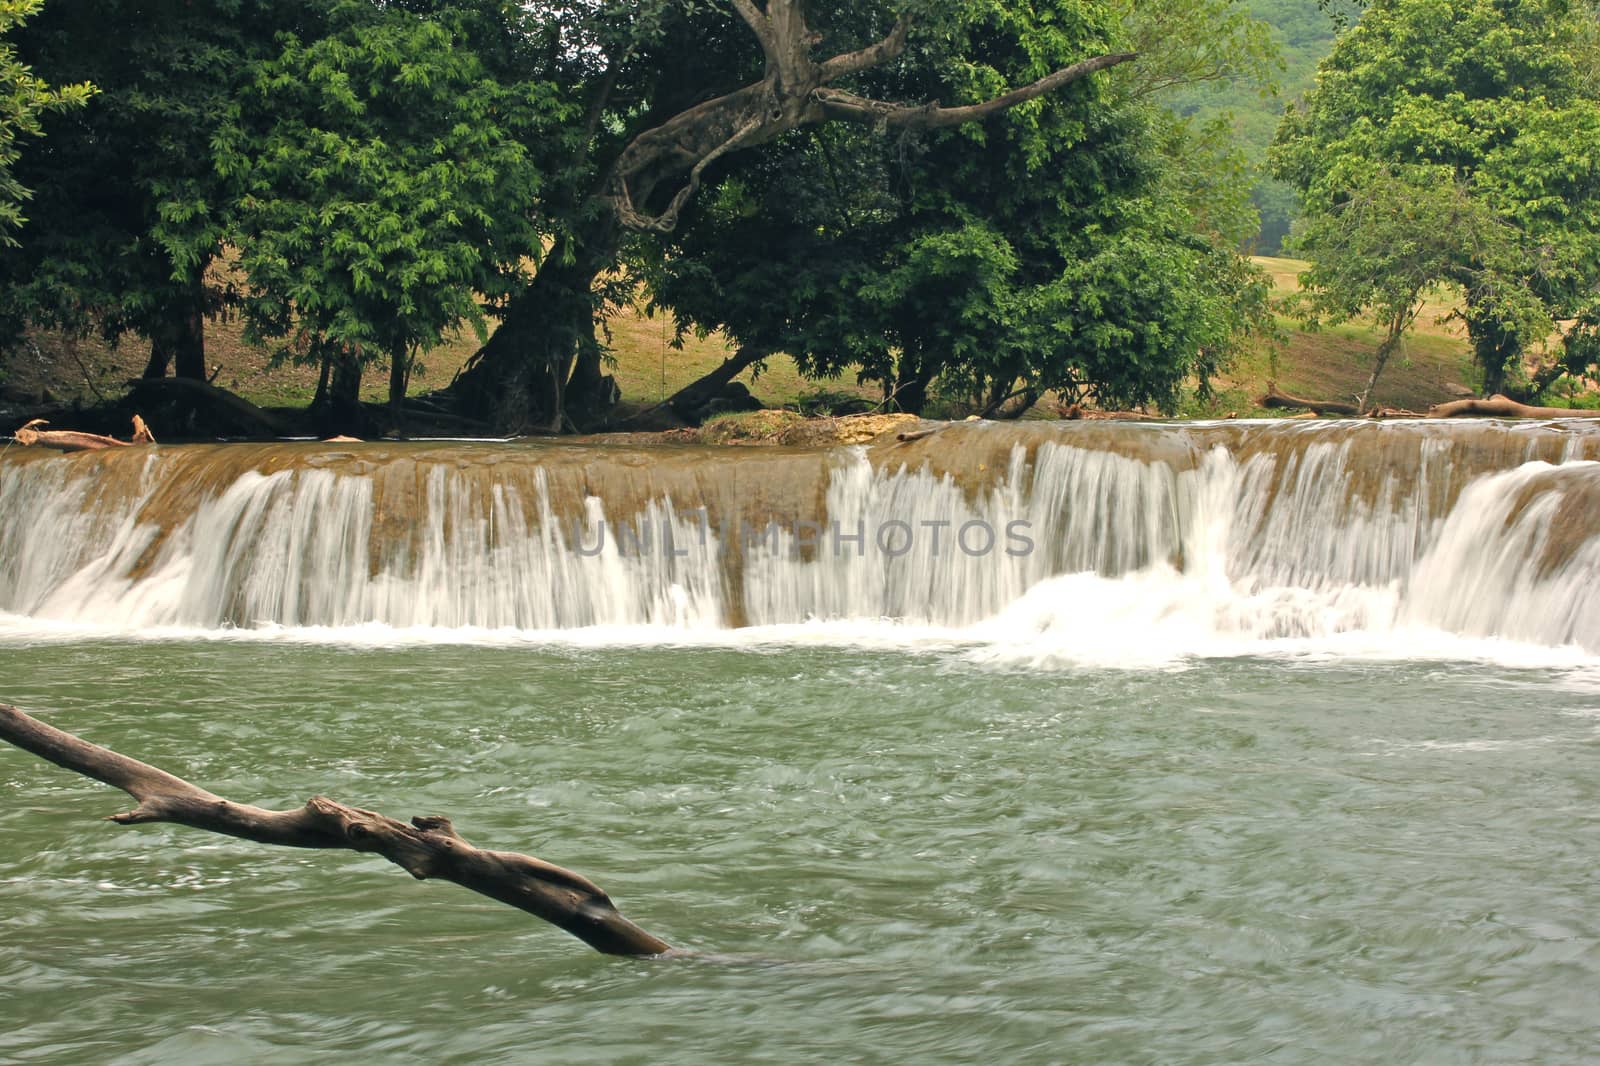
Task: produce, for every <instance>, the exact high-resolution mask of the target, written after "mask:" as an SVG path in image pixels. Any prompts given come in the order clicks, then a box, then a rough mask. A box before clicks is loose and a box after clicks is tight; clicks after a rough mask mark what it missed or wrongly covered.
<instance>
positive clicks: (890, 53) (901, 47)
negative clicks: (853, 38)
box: [821, 15, 911, 85]
mask: <svg viewBox="0 0 1600 1066" xmlns="http://www.w3.org/2000/svg"><path fill="white" fill-rule="evenodd" d="M910 32H911V16H909V15H901V16H900V17H899V18H897V19H895V22H894V29H893V30H890V31H889V36H887V37H885V38H884V39H883V40H881V41H879V42H878V43H877V44H874V45H869V46H868V47H866V48H863V49H861V50H860V51H858V52H846V53H844V54H843V55H837V56H834V57H833V58H832V59H830V60H828V61H827V62H825V63H823V64H822V68H821V70H822V83H823V84H824V85H827V84H828V83H830V82H834V81H838V80H839V79H840V78H843V77H847V76H849V75H851V74H857V73H860V72H861V71H863V70H870V69H871V68H873V67H876V66H882V65H883V64H884V63H887V62H889V60H891V59H894V58H896V57H897V56H899V55H900V53H901V52H904V51H905V50H906V36H907V35H908V34H909V33H910Z"/></svg>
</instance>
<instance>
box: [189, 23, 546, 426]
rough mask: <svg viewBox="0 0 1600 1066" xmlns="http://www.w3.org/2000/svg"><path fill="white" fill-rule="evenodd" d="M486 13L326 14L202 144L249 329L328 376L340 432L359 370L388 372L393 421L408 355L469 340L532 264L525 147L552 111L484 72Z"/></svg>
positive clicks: (255, 73)
mask: <svg viewBox="0 0 1600 1066" xmlns="http://www.w3.org/2000/svg"><path fill="white" fill-rule="evenodd" d="M486 10H487V11H488V13H489V14H490V15H491V16H494V17H489V18H483V17H481V16H483V15H484V13H485V11H486ZM499 14H500V12H497V11H495V10H494V9H492V8H489V9H486V8H485V7H483V6H479V7H477V8H469V7H462V8H455V7H452V6H449V5H443V6H440V7H438V8H437V9H435V10H431V11H426V10H424V11H419V10H415V9H413V10H406V9H403V8H400V7H378V6H375V5H373V4H370V3H367V2H365V0H353V2H346V3H342V4H339V5H338V6H337V7H336V8H335V9H334V11H333V12H332V13H331V16H330V21H331V25H330V27H329V29H328V31H327V32H326V33H325V34H324V35H322V36H320V37H318V38H316V39H312V40H301V39H300V38H298V37H296V36H293V35H285V36H283V37H282V38H281V44H282V49H281V51H280V52H279V53H278V54H277V55H275V56H272V57H271V58H267V59H263V60H260V61H258V62H257V63H256V64H255V65H254V67H253V69H252V74H251V81H250V84H248V85H247V86H245V87H244V88H243V89H242V90H241V92H240V93H239V95H238V98H237V102H236V104H235V106H234V108H233V111H232V116H231V119H230V121H229V122H228V123H227V124H226V125H225V126H224V128H223V129H222V130H221V131H220V133H219V135H218V137H217V148H216V154H217V159H218V165H219V168H220V170H221V172H222V173H223V174H224V175H226V176H227V177H229V178H230V179H232V180H233V181H234V182H235V183H236V188H237V193H236V196H237V204H236V206H235V208H234V209H233V212H232V218H231V227H230V230H229V236H230V238H231V239H232V240H233V242H234V243H236V244H237V246H238V248H239V253H240V254H239V260H238V266H239V268H240V269H241V270H242V272H243V273H244V274H245V275H246V277H247V278H248V292H247V295H246V297H245V299H244V310H245V313H246V315H247V317H248V321H249V322H250V324H251V326H252V327H253V330H254V331H255V332H256V333H257V334H258V335H266V336H277V337H292V338H293V339H294V340H295V341H296V342H297V344H298V350H299V351H300V352H301V353H302V354H303V355H306V356H308V357H312V358H322V359H324V363H325V366H331V368H332V370H333V371H334V373H333V382H334V387H333V390H332V396H331V397H330V399H331V401H332V406H333V407H334V408H335V409H336V410H337V414H338V416H339V417H341V418H344V419H346V420H348V419H349V418H350V417H351V416H352V414H353V412H354V410H355V404H356V400H357V389H358V385H359V380H360V368H361V365H362V363H363V362H366V361H370V360H374V359H385V360H387V361H388V364H389V368H390V375H389V398H390V403H391V406H392V408H393V409H394V412H395V414H396V415H398V411H399V406H400V402H401V400H402V399H403V398H404V396H405V391H406V384H407V380H408V378H409V374H410V368H411V365H412V362H413V360H414V358H415V355H416V354H417V352H418V351H420V350H425V349H427V348H429V347H432V346H434V345H436V344H438V343H439V341H440V340H441V338H442V336H443V334H444V332H445V331H446V330H448V329H450V328H451V327H453V326H455V325H456V324H458V323H460V322H462V321H463V320H465V321H469V322H472V323H473V324H475V325H476V326H478V328H479V332H480V336H482V335H483V329H482V314H481V312H480V309H479V305H478V298H479V297H480V296H487V297H489V298H491V299H493V298H496V297H498V296H501V295H503V294H504V293H506V292H507V291H508V290H509V288H510V287H511V286H512V285H513V284H515V283H516V282H517V281H518V280H519V278H520V276H521V265H522V263H523V262H524V261H525V260H526V259H528V258H529V257H531V256H533V255H535V254H537V252H538V251H539V233H538V230H537V227H536V226H535V223H534V219H533V217H532V211H531V207H532V205H533V204H534V203H535V202H536V199H537V196H538V194H539V190H540V177H541V176H540V173H539V171H538V169H537V168H536V166H535V165H534V161H533V159H532V158H531V156H530V152H529V150H528V148H527V147H526V146H527V145H528V144H529V143H532V142H534V141H536V140H537V139H538V138H539V137H540V136H541V135H542V133H543V131H544V129H545V127H546V126H547V125H550V124H553V123H555V122H558V121H560V120H561V119H563V118H564V117H565V115H564V113H563V111H562V107H561V104H560V101H559V99H558V98H557V95H556V93H555V92H554V91H553V90H552V89H551V88H550V87H549V86H546V85H542V84H539V83H535V82H521V83H515V84H511V83H507V82H506V81H503V80H501V79H498V78H496V77H495V76H494V74H493V73H492V71H491V69H490V65H491V64H490V62H486V61H485V57H484V55H483V54H481V53H482V52H483V51H488V52H491V53H492V52H493V51H494V49H495V47H496V46H497V42H499V41H503V40H504V39H505V37H506V33H507V30H508V29H514V27H507V26H506V25H505V24H504V23H503V22H502V21H501V19H500V18H499ZM491 60H492V57H491ZM324 379H325V380H326V374H325V377H324ZM341 428H348V422H347V423H346V426H345V427H341Z"/></svg>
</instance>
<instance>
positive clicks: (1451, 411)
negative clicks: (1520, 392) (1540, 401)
mask: <svg viewBox="0 0 1600 1066" xmlns="http://www.w3.org/2000/svg"><path fill="white" fill-rule="evenodd" d="M1428 417H1429V418H1467V417H1476V418H1600V411H1580V410H1574V409H1573V408H1570V407H1529V406H1528V405H1527V404H1525V403H1518V402H1517V401H1515V400H1513V399H1511V398H1510V397H1509V396H1501V395H1500V394H1499V393H1495V394H1494V395H1493V396H1491V397H1489V398H1488V399H1487V400H1452V401H1451V402H1449V403H1441V404H1438V405H1436V406H1434V407H1430V408H1428Z"/></svg>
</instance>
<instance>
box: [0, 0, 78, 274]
mask: <svg viewBox="0 0 1600 1066" xmlns="http://www.w3.org/2000/svg"><path fill="white" fill-rule="evenodd" d="M43 5H44V0H0V245H11V246H15V245H16V243H17V241H16V237H15V235H14V234H15V232H16V231H17V230H18V229H20V228H21V226H22V224H23V222H25V221H26V219H25V218H24V217H23V214H22V204H23V202H24V201H26V200H27V199H28V198H29V197H30V196H32V195H33V194H32V192H31V191H30V190H29V189H28V188H27V187H26V186H25V185H23V184H22V183H21V182H20V181H18V180H17V178H16V176H15V175H14V174H12V172H11V168H12V165H13V164H15V163H16V161H17V160H18V159H19V158H20V157H21V155H22V142H23V141H24V140H26V139H28V138H31V137H38V136H40V135H42V134H43V132H44V129H43V126H42V124H41V119H42V117H43V116H44V114H45V113H46V112H48V111H54V110H60V109H63V108H70V107H81V106H83V105H84V104H86V103H88V102H89V97H90V96H91V95H92V93H93V89H92V88H91V87H90V86H89V85H87V84H78V85H69V86H66V87H64V88H59V89H56V88H51V87H50V86H49V85H48V84H46V83H45V82H44V81H42V80H41V79H39V78H36V77H34V75H33V72H32V71H31V70H30V69H29V68H28V66H27V65H26V64H24V63H23V62H22V61H21V60H19V59H18V58H17V50H16V48H15V47H13V46H12V45H11V43H10V42H9V41H8V40H6V37H7V36H8V35H9V34H10V33H11V31H12V30H13V29H14V28H15V27H17V26H20V25H21V24H22V23H23V22H24V21H25V20H26V19H27V18H28V17H29V16H30V15H33V14H34V13H36V12H37V11H38V10H39V8H40V7H42V6H43Z"/></svg>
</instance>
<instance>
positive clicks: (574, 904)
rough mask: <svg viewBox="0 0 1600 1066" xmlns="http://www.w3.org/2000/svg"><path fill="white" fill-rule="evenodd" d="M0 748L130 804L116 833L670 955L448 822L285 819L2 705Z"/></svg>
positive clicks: (590, 899)
mask: <svg viewBox="0 0 1600 1066" xmlns="http://www.w3.org/2000/svg"><path fill="white" fill-rule="evenodd" d="M0 740H5V741H8V742H10V743H12V744H15V745H16V746H17V747H19V748H21V749H22V750H23V751H28V752H32V753H33V754H35V755H37V756H39V757H40V758H42V759H47V760H49V761H50V762H53V763H55V764H56V765H57V766H61V767H64V768H66V769H68V770H72V771H74V772H76V773H80V774H83V775H84V776H85V777H92V778H94V779H95V780H96V781H102V782H104V783H105V784H108V785H112V786H114V787H116V788H120V789H122V791H124V792H126V793H128V795H130V796H132V797H133V798H134V799H136V800H138V801H139V803H138V806H137V807H135V808H134V809H133V810H131V811H128V812H126V813H123V814H114V815H112V816H111V817H110V818H109V819H108V821H112V822H116V823H117V824H119V825H137V824H139V823H141V822H176V823H178V824H179V825H187V826H192V827H193V828H195V829H204V830H207V831H208V832H212V833H222V834H224V835H226V836H233V837H240V838H242V839H244V840H254V841H256V842H257V843H261V844H279V845H283V846H285V847H291V848H331V849H344V850H348V851H361V852H372V853H375V854H378V855H382V856H383V857H384V858H386V859H388V860H389V861H390V862H392V863H394V864H395V865H396V866H399V867H400V868H401V869H403V870H405V871H406V872H407V873H409V874H410V875H411V876H412V877H415V878H416V879H417V880H419V881H421V880H426V879H428V878H437V879H441V880H445V881H454V882H455V883H456V884H458V885H461V886H463V887H464V888H470V889H472V890H473V891H474V892H479V893H482V894H483V895H485V896H488V897H490V898H491V899H497V900H499V901H500V902H501V903H507V904H510V905H511V906H513V907H516V908H518V909H520V910H524V911H527V912H528V913H529V914H532V915H534V916H535V917H537V918H543V919H544V920H545V921H547V922H550V923H552V924H554V925H557V926H560V927H561V928H562V929H565V930H566V931H567V932H569V933H571V934H572V935H573V936H575V937H577V938H578V939H579V940H582V941H583V942H584V943H586V944H588V945H589V946H590V947H592V948H594V949H595V950H596V951H601V952H605V953H606V954H608V955H641V956H642V955H661V954H663V953H665V952H668V951H670V950H671V948H670V947H669V945H668V944H667V943H666V941H664V940H661V939H659V938H657V937H654V936H651V935H650V934H649V933H647V932H645V931H644V930H643V929H640V928H639V927H638V926H637V925H634V924H633V923H632V922H630V921H628V919H626V918H624V917H623V916H622V915H621V913H619V912H618V910H617V908H616V907H615V906H614V905H613V904H612V902H611V900H610V898H609V897H608V896H607V895H606V894H605V893H604V892H602V891H601V890H600V889H599V888H598V887H597V886H596V885H595V884H594V883H593V882H592V881H590V880H588V879H587V878H585V877H583V876H581V875H579V874H576V873H573V872H572V871H571V870H566V869H563V868H561V867H560V866H554V865H551V864H550V863H547V862H544V861H542V860H540V859H535V858H533V857H532V856H530V855H520V854H517V853H515V852H509V851H487V850H484V849H482V848H476V847H473V846H472V845H471V844H469V843H467V842H466V841H465V840H463V839H462V838H461V837H460V836H459V835H457V833H456V831H455V829H454V827H452V826H451V824H450V820H449V819H448V818H441V817H437V816H429V817H417V818H413V819H411V824H410V825H407V824H405V823H404V822H399V821H396V820H395V819H393V818H389V817H386V816H384V815H382V814H378V813H376V812H374V811H367V810H362V809H361V808H359V807H349V806H346V805H345V804H343V803H338V802H336V801H334V800H331V799H328V798H326V797H324V796H313V797H312V798H311V799H309V800H307V801H306V805H305V806H304V807H302V808H300V809H299V810H293V811H273V810H267V809H266V808H263V807H252V806H249V805H246V804H242V803H234V802H232V801H231V800H226V799H223V798H222V797H221V796H217V795H214V794H212V793H210V792H207V791H206V790H205V789H203V788H200V787H199V786H197V785H192V784H190V783H189V782H187V781H185V780H183V779H182V778H179V777H174V776H173V775H172V774H169V773H167V772H166V771H165V770H160V769H157V768H156V767H154V766H150V765H148V764H146V763H142V762H139V761H138V760H137V759H131V758H129V757H128V756H126V755H119V754H118V753H116V752H114V751H112V750H110V749H109V748H102V747H100V746H98V745H96V744H91V743H89V742H88V741H86V740H83V739H81V738H79V737H76V736H74V735H73V734H71V733H68V732H65V731H63V730H60V729H57V728H55V727H54V726H51V725H46V724H45V723H44V722H41V721H39V720H38V719H37V718H34V717H32V716H30V715H28V714H25V713H23V712H22V711H19V710H17V708H15V707H12V706H10V705H8V704H3V703H0Z"/></svg>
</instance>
